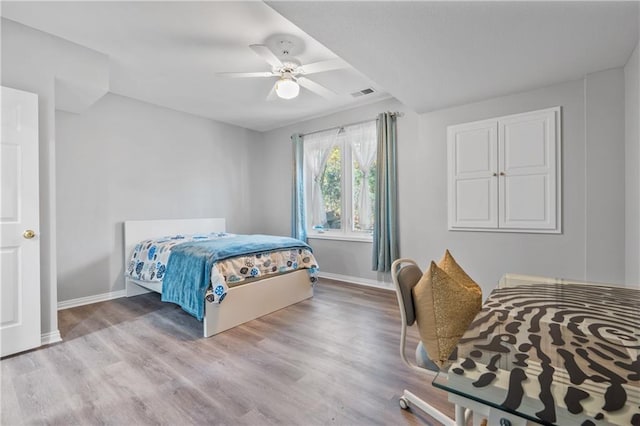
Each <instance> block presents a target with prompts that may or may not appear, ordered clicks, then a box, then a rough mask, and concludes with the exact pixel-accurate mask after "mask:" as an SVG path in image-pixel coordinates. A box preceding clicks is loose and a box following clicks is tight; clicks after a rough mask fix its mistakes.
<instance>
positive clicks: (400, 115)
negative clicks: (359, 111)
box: [300, 111, 404, 136]
mask: <svg viewBox="0 0 640 426" xmlns="http://www.w3.org/2000/svg"><path fill="white" fill-rule="evenodd" d="M390 114H391V115H392V116H394V117H402V116H403V115H404V113H402V112H399V111H392V112H390ZM377 120H378V118H371V119H369V120H362V121H356V122H355V123H349V124H343V125H341V126H334V127H329V128H328V129H322V130H315V131H313V132H309V133H300V136H309V135H314V134H316V133H321V132H328V131H329V130H338V129H342V128H344V127H348V126H355V125H356V124H364V123H369V122H371V121H377Z"/></svg>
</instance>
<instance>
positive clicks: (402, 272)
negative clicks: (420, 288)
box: [391, 259, 422, 326]
mask: <svg viewBox="0 0 640 426" xmlns="http://www.w3.org/2000/svg"><path fill="white" fill-rule="evenodd" d="M403 264H406V265H403ZM420 278H422V270H421V269H420V267H419V266H418V265H417V264H416V263H415V262H414V261H413V260H411V259H398V260H396V261H395V262H393V264H392V265H391V279H392V280H393V284H394V285H395V287H396V292H397V296H398V305H399V306H400V315H401V316H402V321H403V322H404V324H406V325H407V326H411V325H413V323H414V322H415V321H416V313H415V309H414V307H413V294H412V292H411V290H412V289H413V287H415V285H416V284H418V281H420Z"/></svg>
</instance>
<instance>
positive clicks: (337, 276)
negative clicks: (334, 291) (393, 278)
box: [318, 271, 394, 291]
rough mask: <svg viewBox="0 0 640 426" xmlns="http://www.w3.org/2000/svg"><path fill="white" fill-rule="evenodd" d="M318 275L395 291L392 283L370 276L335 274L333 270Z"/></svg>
mask: <svg viewBox="0 0 640 426" xmlns="http://www.w3.org/2000/svg"><path fill="white" fill-rule="evenodd" d="M318 275H319V276H320V278H326V279H328V280H336V281H344V282H346V283H349V284H357V285H363V286H365V287H375V288H380V289H383V290H391V291H394V290H393V288H391V286H392V283H386V282H384V281H378V280H371V279H369V278H362V277H353V276H350V275H341V274H334V273H331V272H322V271H321V272H320V273H319V274H318Z"/></svg>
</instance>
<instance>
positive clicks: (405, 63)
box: [2, 1, 640, 131]
mask: <svg viewBox="0 0 640 426" xmlns="http://www.w3.org/2000/svg"><path fill="white" fill-rule="evenodd" d="M276 11H277V12H279V13H277V12H276ZM2 16H4V17H6V18H8V19H11V20H14V21H17V22H20V23H22V24H24V25H28V26H30V27H33V28H36V29H39V30H42V31H45V32H48V33H51V34H54V35H57V36H59V37H62V38H65V39H67V40H70V41H73V42H75V43H77V44H80V45H83V46H86V47H88V48H91V49H94V50H97V51H99V52H102V53H104V54H106V55H108V56H109V58H110V91H111V92H113V93H117V94H120V95H124V96H129V97H132V98H135V99H140V100H143V101H146V102H150V103H153V104H157V105H162V106H165V107H168V108H172V109H176V110H179V111H184V112H188V113H191V114H195V115H199V116H203V117H208V118H211V119H214V120H219V121H223V122H228V123H231V124H236V125H239V126H242V127H246V128H250V129H254V130H258V131H265V130H270V129H273V128H277V127H281V126H284V125H287V124H290V123H293V122H296V121H300V120H303V119H307V118H311V117H315V116H320V115H323V114H326V113H329V112H333V111H336V110H340V109H345V108H349V107H353V106H356V105H360V104H362V103H368V102H372V101H374V100H378V99H381V98H384V97H386V96H388V95H387V94H386V93H385V92H388V93H390V94H391V95H393V96H395V97H396V98H397V99H399V100H400V101H401V102H403V103H404V104H406V105H407V106H409V107H411V108H413V109H414V110H416V111H417V112H427V111H431V110H435V109H440V108H445V107H448V106H453V105H459V104H462V103H467V102H472V101H476V100H481V99H486V98H489V97H494V96H499V95H502V94H507V93H513V92H518V91H523V90H528V89H532V88H535V87H541V86H545V85H548V84H553V83H557V82H561V81H567V80H571V79H576V78H580V77H582V76H583V75H585V74H587V73H590V72H594V71H600V70H604V69H608V68H612V67H617V66H621V65H624V63H625V62H626V61H627V59H628V57H629V55H630V54H631V52H632V50H633V48H634V46H635V45H636V43H637V41H638V19H639V16H640V15H639V12H638V2H601V3H600V2H536V1H534V2H524V1H521V2H442V1H440V2H419V1H413V2H360V1H355V2H331V3H328V2H322V1H300V2H290V1H284V2H269V5H266V4H264V3H262V2H255V1H252V2H136V1H133V2H7V1H3V2H2ZM285 18H286V19H285ZM282 33H284V34H292V35H294V36H297V37H299V38H301V39H302V40H304V43H305V50H304V52H302V53H301V54H300V55H298V58H299V59H300V60H301V61H302V62H303V63H309V62H315V61H321V60H326V59H332V58H335V57H336V55H339V56H340V57H341V58H342V59H344V60H345V61H347V62H348V63H349V64H351V65H352V66H353V67H355V68H356V69H357V70H358V71H356V69H347V70H338V71H330V72H326V73H321V74H314V75H313V76H310V77H311V78H313V79H314V80H316V81H317V82H319V83H321V84H323V85H325V86H327V87H328V88H330V89H332V90H334V91H335V92H337V93H340V94H341V95H342V96H340V97H338V98H336V99H333V100H327V99H323V98H321V97H319V96H317V95H314V94H312V93H309V92H306V91H304V89H303V92H302V94H301V96H300V97H299V98H297V99H294V100H291V101H285V100H280V99H278V100H275V101H269V102H268V101H266V100H265V97H266V95H267V93H268V92H269V90H270V89H271V87H272V85H273V82H274V80H272V79H225V78H222V77H218V76H216V75H215V73H216V72H224V71H269V70H270V67H269V66H268V65H267V64H266V63H265V62H264V61H263V60H262V59H261V58H260V57H258V56H257V55H256V54H255V53H254V52H253V51H251V49H249V48H248V45H249V44H254V43H264V42H265V41H266V40H267V39H268V38H269V37H270V36H272V35H273V34H282ZM312 37H313V38H312ZM316 40H317V41H316ZM321 43H322V44H321ZM325 46H326V47H325ZM329 49H330V50H329ZM365 75H366V77H365ZM374 82H375V83H374ZM367 87H373V88H375V89H376V90H377V92H376V94H374V95H368V96H364V97H361V98H357V99H354V98H352V97H351V96H350V95H349V93H351V92H355V91H357V90H361V89H364V88H367Z"/></svg>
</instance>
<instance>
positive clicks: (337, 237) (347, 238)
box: [307, 232, 373, 243]
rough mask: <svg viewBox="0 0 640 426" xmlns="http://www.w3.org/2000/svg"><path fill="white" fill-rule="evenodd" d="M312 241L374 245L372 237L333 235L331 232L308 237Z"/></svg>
mask: <svg viewBox="0 0 640 426" xmlns="http://www.w3.org/2000/svg"><path fill="white" fill-rule="evenodd" d="M307 238H309V239H312V240H335V241H354V242H358V243H373V236H372V235H345V234H333V233H329V232H324V233H319V232H313V233H310V234H308V235H307Z"/></svg>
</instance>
